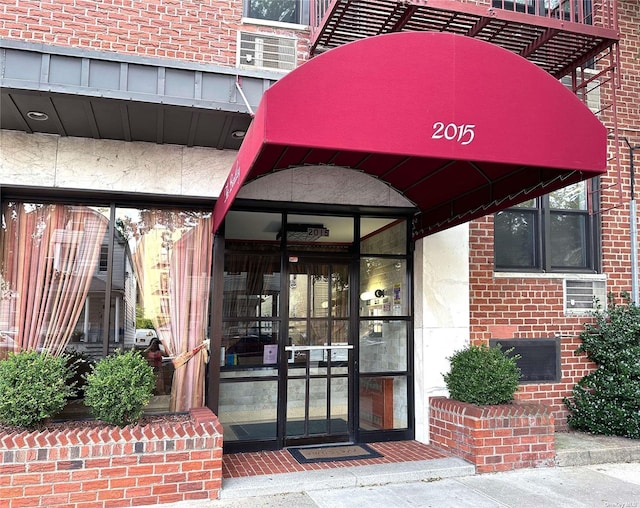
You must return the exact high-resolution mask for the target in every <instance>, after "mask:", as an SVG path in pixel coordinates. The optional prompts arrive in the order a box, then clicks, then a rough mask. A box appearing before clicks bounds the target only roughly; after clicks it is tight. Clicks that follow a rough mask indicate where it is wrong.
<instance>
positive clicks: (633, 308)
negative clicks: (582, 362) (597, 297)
mask: <svg viewBox="0 0 640 508" xmlns="http://www.w3.org/2000/svg"><path fill="white" fill-rule="evenodd" d="M622 297H623V304H621V305H619V304H616V302H615V299H614V298H613V297H612V296H611V295H610V296H609V309H608V311H606V312H605V311H603V310H602V309H598V310H597V311H596V312H595V313H594V317H595V324H591V323H587V324H586V325H585V329H584V330H583V332H582V333H581V334H580V339H581V340H582V344H581V345H580V347H579V348H578V349H577V351H576V353H586V354H587V358H589V360H591V361H593V362H594V363H595V364H596V365H598V369H597V370H595V371H594V372H592V373H591V374H588V375H587V376H585V377H583V378H582V379H581V380H580V381H579V382H578V384H577V385H576V386H575V387H574V388H573V398H565V400H564V402H565V405H566V406H567V408H568V410H569V417H568V423H569V425H570V426H571V427H573V428H575V429H577V430H584V431H587V432H593V433H596V434H606V435H614V436H624V437H630V438H635V439H638V438H640V308H639V307H638V306H637V305H635V304H632V303H631V302H630V299H629V297H628V295H627V294H623V295H622Z"/></svg>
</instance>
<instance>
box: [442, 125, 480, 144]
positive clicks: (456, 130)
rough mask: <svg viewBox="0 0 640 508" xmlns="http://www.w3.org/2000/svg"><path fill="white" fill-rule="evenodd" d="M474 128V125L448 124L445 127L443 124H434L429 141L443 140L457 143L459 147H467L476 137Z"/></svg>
mask: <svg viewBox="0 0 640 508" xmlns="http://www.w3.org/2000/svg"><path fill="white" fill-rule="evenodd" d="M475 127H476V126H475V125H474V124H462V125H456V124H454V123H450V124H447V125H445V124H444V122H436V123H434V124H433V134H432V135H431V139H443V138H444V139H446V140H448V141H457V142H458V143H460V144H461V145H468V144H469V143H471V142H472V141H473V138H475V136H476V133H475V131H474V129H475Z"/></svg>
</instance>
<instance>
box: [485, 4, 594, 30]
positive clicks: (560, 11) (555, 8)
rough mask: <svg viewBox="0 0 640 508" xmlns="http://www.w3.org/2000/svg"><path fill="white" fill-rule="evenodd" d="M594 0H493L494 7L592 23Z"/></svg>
mask: <svg viewBox="0 0 640 508" xmlns="http://www.w3.org/2000/svg"><path fill="white" fill-rule="evenodd" d="M591 4H592V0H582V1H580V0H492V2H491V5H492V7H497V8H498V9H505V10H508V11H515V12H525V13H527V14H536V15H538V16H548V17H551V18H558V19H562V20H564V21H570V20H571V17H572V16H573V21H575V22H577V23H585V24H588V25H590V24H592V23H593V9H592V5H591Z"/></svg>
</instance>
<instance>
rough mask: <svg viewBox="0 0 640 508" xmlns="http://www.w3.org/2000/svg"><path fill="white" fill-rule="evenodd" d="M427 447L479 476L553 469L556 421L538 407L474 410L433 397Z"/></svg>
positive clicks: (471, 407)
mask: <svg viewBox="0 0 640 508" xmlns="http://www.w3.org/2000/svg"><path fill="white" fill-rule="evenodd" d="M429 415H430V416H429V434H430V436H429V437H430V442H431V444H433V445H435V446H439V447H440V448H442V449H444V450H446V451H448V452H450V453H452V454H453V455H457V456H459V457H461V458H462V459H464V460H466V461H468V462H471V463H472V464H474V465H475V467H476V471H477V472H478V473H491V472H496V471H509V470H512V469H522V468H531V467H545V466H553V465H554V463H555V441H554V432H555V431H554V418H553V414H552V413H551V412H550V411H549V410H548V408H547V407H545V406H544V405H541V404H526V403H516V404H504V405H499V406H475V405H473V404H466V403H464V402H458V401H455V400H450V399H447V398H444V397H436V398H432V399H431V400H430V407H429Z"/></svg>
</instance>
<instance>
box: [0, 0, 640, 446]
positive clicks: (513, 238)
mask: <svg viewBox="0 0 640 508" xmlns="http://www.w3.org/2000/svg"><path fill="white" fill-rule="evenodd" d="M428 4H429V5H428V6H427V5H426V4H425V3H424V2H421V1H418V0H415V1H413V2H397V1H392V0H379V1H361V2H350V3H349V2H341V1H335V0H317V1H311V2H308V1H303V0H299V1H298V0H283V1H275V0H231V1H229V0H227V1H217V0H193V1H180V2H178V1H160V0H158V1H145V2H123V1H103V2H95V1H81V2H78V1H75V2H31V1H28V0H20V1H13V2H11V1H8V0H4V1H2V3H0V58H1V61H2V71H1V72H2V74H1V75H0V79H1V81H0V85H1V88H2V103H1V108H2V109H1V110H0V115H1V116H0V118H1V127H2V131H1V137H0V143H1V145H0V148H1V153H0V201H1V207H2V214H3V224H2V225H3V230H2V237H1V239H2V245H1V246H0V253H1V254H0V259H1V260H2V270H3V271H2V274H1V275H2V279H1V280H0V282H1V283H2V300H1V301H0V331H1V332H2V334H3V340H4V345H3V348H4V349H5V350H17V349H19V348H27V347H32V348H45V349H51V350H55V351H57V352H61V351H67V352H70V351H73V352H76V353H77V354H81V355H84V356H86V357H89V359H93V360H95V359H97V358H100V357H102V356H105V355H107V354H109V353H111V352H112V351H114V350H115V349H119V348H123V347H125V348H129V347H131V346H133V347H139V348H140V349H141V350H143V351H144V350H146V348H147V346H149V344H148V343H147V342H144V339H143V341H142V342H141V343H137V340H136V333H135V331H136V330H152V333H153V334H154V335H151V336H150V337H151V338H153V337H155V336H157V337H158V338H159V339H160V341H161V343H162V345H163V350H164V354H165V357H164V360H163V361H162V362H161V364H158V365H156V366H155V367H156V371H157V375H158V378H159V380H160V382H159V383H158V384H157V389H156V397H155V398H154V403H153V408H154V409H157V410H159V411H167V410H168V411H184V410H186V409H189V408H190V407H198V406H200V405H203V404H206V405H208V406H209V407H211V408H212V409H214V411H215V412H216V414H218V416H219V418H220V420H221V422H222V423H223V425H224V427H225V446H226V448H227V449H228V450H234V449H245V450H248V449H266V448H278V447H282V446H287V445H289V444H302V443H315V442H326V441H333V442H336V441H349V440H358V441H367V440H374V439H376V440H380V439H407V438H416V439H418V440H421V441H425V442H426V441H428V436H429V429H428V399H429V397H432V396H436V395H443V394H446V389H445V386H444V382H443V380H442V374H443V373H444V372H446V371H447V369H448V357H449V356H450V355H451V354H452V353H453V352H455V351H456V350H458V349H460V348H462V347H464V346H465V345H467V344H469V343H490V344H492V345H495V344H496V343H501V344H503V345H504V344H507V345H509V346H512V345H513V346H516V347H517V349H518V351H519V352H521V354H522V355H523V358H524V359H525V360H526V363H525V364H523V365H522V368H523V371H524V373H525V377H524V378H523V382H522V384H521V387H520V389H519V390H518V393H517V397H518V398H519V399H532V400H537V401H540V402H544V403H546V404H549V405H550V406H551V407H552V408H553V409H554V414H555V418H556V424H557V428H558V429H563V428H565V427H566V416H567V415H566V410H565V408H564V405H563V402H562V400H563V398H564V397H565V396H568V395H570V393H571V389H572V387H573V385H574V384H575V383H576V382H577V381H578V380H579V379H580V378H581V377H582V376H583V375H585V374H586V373H587V372H589V370H590V369H592V368H593V366H592V365H590V364H589V363H588V362H587V361H586V360H585V358H584V357H583V356H577V355H576V354H575V349H576V348H577V346H578V344H579V338H578V335H579V333H580V331H581V329H582V327H583V326H584V323H585V322H587V321H588V320H589V319H590V318H589V316H588V311H589V310H590V309H592V308H593V305H594V304H593V297H594V296H596V297H598V298H599V299H600V301H603V300H606V294H607V293H608V292H613V293H620V292H621V291H628V292H630V293H632V294H633V292H634V287H635V285H634V283H633V280H634V279H637V276H636V275H635V271H634V268H633V267H634V263H636V264H637V262H634V256H633V255H632V254H633V249H632V245H633V242H634V237H633V233H632V231H633V228H632V227H631V224H632V223H633V222H635V220H636V219H635V217H633V218H632V211H633V207H634V203H633V200H634V196H633V193H632V186H631V177H630V172H629V168H630V167H631V166H632V165H631V161H632V158H633V155H634V148H636V145H640V135H639V134H638V125H637V124H638V119H639V118H640V113H639V111H638V103H639V101H638V84H637V83H638V79H639V76H640V74H639V71H640V69H639V60H638V54H637V53H638V35H637V26H638V21H639V20H640V11H639V10H638V5H637V3H636V2H634V1H631V0H583V1H565V0H555V1H554V0H551V1H549V0H545V1H542V0H522V1H520V0H517V1H515V2H508V1H503V0H494V1H493V2H492V1H491V0H486V1H485V0H478V1H477V2H476V1H474V2H470V1H462V0H461V1H440V2H429V3H428ZM396 32H397V33H396ZM378 34H386V35H382V36H380V37H375V36H376V35H378ZM425 34H426V35H425ZM523 40H526V44H524V45H523V42H522V41H523ZM505 50H506V51H505ZM515 54H518V55H519V56H515ZM410 55H412V56H413V57H412V58H410V57H409V56H410ZM464 55H467V56H466V57H465V56H464ZM472 56H473V57H474V58H472ZM405 57H406V58H405ZM526 59H528V60H529V61H528V62H527V61H526ZM492 73H494V74H492ZM434 76H435V77H434ZM467 76H471V77H474V76H475V77H477V80H474V79H471V78H467ZM490 77H493V79H489V78H490ZM578 99H579V100H578ZM371 104H375V107H370V105H371ZM452 105H455V106H456V107H455V108H454V107H453V106H452ZM450 106H451V107H450ZM432 110H434V111H438V112H442V118H440V117H438V118H435V120H436V122H435V123H433V122H432V123H430V124H427V123H425V121H424V118H425V117H426V116H428V115H429V114H431V112H432ZM453 110H461V111H463V112H464V113H467V116H468V117H469V118H470V119H465V120H461V119H456V122H453V121H451V122H450V121H449V120H447V118H445V116H446V115H447V114H449V112H450V111H453ZM438 114H440V113H438ZM455 114H458V113H455ZM455 114H454V113H451V115H454V116H455ZM463 116H464V115H463ZM451 118H453V117H451ZM438 121H440V123H441V125H440V126H438V125H437V123H438ZM481 121H483V122H484V124H483V123H481ZM460 122H463V123H460ZM489 124H491V125H492V128H494V129H496V130H495V131H492V133H491V134H492V135H491V136H490V135H488V134H487V133H486V132H485V135H484V137H483V133H482V130H481V129H482V126H483V125H487V126H488V125H489ZM425 125H426V127H427V128H428V129H433V132H431V131H429V135H428V136H425V135H424V132H423V131H422V129H424V128H425ZM478 126H479V127H478ZM603 126H604V127H603ZM487 129H488V127H487ZM592 136H593V137H592ZM426 138H428V139H427V141H425V139H426ZM440 141H442V142H445V141H446V142H449V144H447V145H446V146H445V145H436V144H435V143H439V142H440ZM452 144H453V145H455V148H452ZM440 146H445V148H442V149H441V148H439V147H440ZM514 147H517V148H514ZM639 149H640V148H639ZM438 150H442V151H438ZM434 161H436V162H434ZM469 168H471V170H470V169H469ZM605 169H606V172H605ZM438 175H440V176H438ZM480 175H481V176H482V178H481V179H478V178H479V176H480ZM531 175H534V176H531ZM487 182H489V184H487ZM485 191H486V192H485ZM214 207H215V208H214ZM635 250H637V247H636V249H635ZM636 290H637V289H636ZM106 302H111V303H110V304H109V305H107V303H106ZM203 344H206V345H208V347H205V348H203V347H202V345H203ZM207 350H208V353H207ZM2 351H3V350H2V349H0V354H2ZM176 357H179V358H181V359H182V360H183V361H179V362H177V363H175V362H172V361H171V359H175V358H176ZM183 362H184V363H183Z"/></svg>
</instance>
